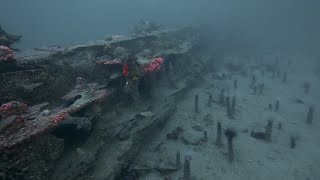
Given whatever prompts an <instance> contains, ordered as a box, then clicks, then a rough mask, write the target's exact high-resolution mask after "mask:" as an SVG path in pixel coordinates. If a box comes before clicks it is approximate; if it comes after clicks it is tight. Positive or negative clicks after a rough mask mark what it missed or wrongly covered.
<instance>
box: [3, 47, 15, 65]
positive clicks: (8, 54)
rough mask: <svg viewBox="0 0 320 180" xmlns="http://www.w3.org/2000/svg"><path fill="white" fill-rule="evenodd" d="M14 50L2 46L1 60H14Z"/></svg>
mask: <svg viewBox="0 0 320 180" xmlns="http://www.w3.org/2000/svg"><path fill="white" fill-rule="evenodd" d="M13 56H14V54H13V50H12V49H10V48H8V47H7V46H0V62H1V61H3V62H4V61H12V60H13Z"/></svg>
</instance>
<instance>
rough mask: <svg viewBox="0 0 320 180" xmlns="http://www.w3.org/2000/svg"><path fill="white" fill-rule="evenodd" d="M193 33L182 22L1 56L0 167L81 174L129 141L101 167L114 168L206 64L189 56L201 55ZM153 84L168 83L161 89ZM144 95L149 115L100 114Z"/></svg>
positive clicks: (29, 174)
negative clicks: (169, 27) (103, 152)
mask: <svg viewBox="0 0 320 180" xmlns="http://www.w3.org/2000/svg"><path fill="white" fill-rule="evenodd" d="M196 33H197V32H196V30H195V29H193V28H183V29H175V30H163V31H155V32H152V33H148V34H146V33H144V34H143V35H139V36H133V37H124V36H121V38H112V39H109V40H106V41H97V42H94V43H90V44H86V45H81V46H75V47H70V48H55V49H42V50H28V51H22V52H17V53H16V54H15V56H14V58H13V56H12V59H14V60H15V61H14V62H12V63H9V64H8V62H6V63H3V62H0V63H1V64H0V66H3V67H5V68H0V71H1V72H0V84H2V87H1V88H0V103H1V104H3V105H2V106H1V107H0V115H1V120H0V160H1V164H0V171H1V172H2V173H4V174H6V175H8V174H16V175H17V176H21V177H22V176H23V177H24V178H26V179H48V178H58V179H74V178H86V175H85V174H83V172H86V171H88V169H89V168H92V166H94V165H93V164H94V163H93V162H95V160H96V158H97V156H98V155H99V153H101V149H105V148H107V147H108V148H107V150H106V151H111V150H112V147H113V146H115V147H116V146H118V142H119V141H130V142H131V143H129V144H127V145H125V146H126V147H125V148H124V150H123V151H119V152H118V154H114V157H112V158H116V159H114V160H112V161H111V160H110V164H109V165H108V167H104V178H107V179H109V178H115V177H116V176H118V175H119V174H121V170H122V169H123V168H122V164H123V163H126V162H128V161H130V160H132V159H133V158H134V157H135V155H136V154H137V153H139V150H140V149H141V148H143V145H144V142H145V141H146V139H147V138H148V136H152V134H153V133H154V131H155V130H156V129H157V128H159V127H161V126H160V125H161V124H163V123H165V122H166V121H167V120H168V118H169V117H170V114H172V113H173V112H174V110H175V101H177V100H178V99H179V98H180V97H181V95H182V94H184V93H185V92H186V91H187V89H188V88H189V87H190V86H191V85H192V84H193V83H195V82H197V80H198V78H200V77H199V76H198V75H197V74H198V73H199V72H201V71H203V70H204V69H206V68H208V64H209V62H211V61H209V60H210V58H211V57H209V56H208V57H207V58H201V59H199V60H198V61H192V60H193V59H194V58H197V56H198V55H199V54H200V53H201V51H199V49H197V51H193V49H194V48H199V43H198V41H197V39H196V38H195V34H196ZM197 53H199V54H197ZM202 55H203V54H202ZM7 56H8V55H6V56H5V57H7ZM6 59H8V58H6ZM160 82H164V83H166V84H168V87H169V90H168V91H166V93H165V94H161V95H160V94H157V93H158V89H157V84H159V83H160ZM160 91H161V90H160ZM159 96H161V97H159ZM151 97H152V101H154V103H156V104H157V107H153V108H152V112H153V113H151V112H150V113H149V112H146V113H141V112H136V114H138V115H135V116H133V118H130V119H126V120H125V121H121V118H119V119H117V120H115V119H112V118H111V119H108V118H105V116H108V114H110V113H111V112H113V111H116V112H117V107H118V106H117V104H119V103H124V104H127V105H130V104H132V103H139V102H142V103H143V102H148V103H145V105H146V104H149V105H150V98H151ZM160 99H161V100H160ZM164 99H165V100H164ZM142 106H143V105H142ZM146 110H149V111H150V110H151V109H150V108H147V109H146ZM150 114H152V116H151V115H150ZM141 118H143V120H141ZM136 123H138V124H136ZM134 124H136V125H134ZM133 125H134V126H133ZM129 127H130V128H129ZM147 134H148V136H146V135H147ZM116 137H119V139H118V140H116V139H117V138H116ZM115 138H116V139H115ZM78 141H79V143H75V142H78ZM70 146H71V147H70ZM110 148H111V149H110ZM70 149H73V150H75V149H76V150H75V151H70ZM83 149H86V150H87V151H86V152H87V153H85V154H86V155H85V156H81V154H84V153H83V151H84V150H83ZM109 149H110V150H109ZM110 153H111V154H112V153H114V152H110ZM66 154H67V155H66ZM79 154H80V156H81V158H75V156H78V155H79ZM73 158H74V159H73ZM8 165H11V166H10V167H12V168H7V167H8ZM66 166H68V168H66ZM43 167H46V168H43ZM89 174H90V173H89ZM99 178H102V176H101V177H99ZM99 178H98V179H99Z"/></svg>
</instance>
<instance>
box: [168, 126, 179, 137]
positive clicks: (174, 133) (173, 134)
mask: <svg viewBox="0 0 320 180" xmlns="http://www.w3.org/2000/svg"><path fill="white" fill-rule="evenodd" d="M182 132H183V129H182V127H176V128H175V129H174V130H173V131H172V132H171V133H168V134H167V139H172V140H178V138H179V135H180V133H182Z"/></svg>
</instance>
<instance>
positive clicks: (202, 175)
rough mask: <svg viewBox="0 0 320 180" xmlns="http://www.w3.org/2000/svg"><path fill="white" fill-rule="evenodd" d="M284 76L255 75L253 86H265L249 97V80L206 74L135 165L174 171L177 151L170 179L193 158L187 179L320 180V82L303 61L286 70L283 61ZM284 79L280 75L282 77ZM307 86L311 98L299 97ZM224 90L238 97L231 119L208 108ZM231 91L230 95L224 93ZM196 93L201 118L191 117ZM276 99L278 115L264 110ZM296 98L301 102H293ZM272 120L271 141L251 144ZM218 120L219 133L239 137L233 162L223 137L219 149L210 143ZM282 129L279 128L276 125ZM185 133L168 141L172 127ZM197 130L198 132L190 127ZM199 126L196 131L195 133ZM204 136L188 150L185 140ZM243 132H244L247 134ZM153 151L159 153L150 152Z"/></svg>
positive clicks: (220, 110)
mask: <svg viewBox="0 0 320 180" xmlns="http://www.w3.org/2000/svg"><path fill="white" fill-rule="evenodd" d="M279 66H280V69H281V70H282V72H284V71H286V72H288V78H287V79H288V80H287V83H283V82H282V80H281V79H282V78H280V79H277V78H276V79H272V78H271V74H270V73H265V75H264V76H263V75H262V74H261V73H260V72H253V73H254V74H256V77H257V82H258V83H260V82H264V83H265V90H264V94H262V95H253V94H252V89H250V88H249V83H250V81H251V76H250V75H249V76H248V77H244V76H242V75H234V76H232V78H230V79H228V80H217V79H214V78H213V74H212V73H209V74H206V75H205V78H204V79H205V80H204V81H203V82H200V83H199V84H198V86H197V87H195V88H194V89H192V90H191V91H190V92H189V93H188V95H187V96H186V97H185V98H184V99H183V100H182V101H180V102H179V103H178V104H177V107H178V108H177V112H176V113H175V114H174V116H173V117H172V118H171V119H170V121H169V122H168V123H167V124H166V125H165V127H164V128H163V129H162V130H161V133H159V134H158V135H157V136H156V137H155V138H154V139H153V140H152V141H151V142H149V144H148V145H147V147H146V148H145V149H144V150H143V152H141V153H140V155H139V157H137V160H136V163H137V164H139V165H140V166H148V167H150V166H153V167H154V166H160V167H161V166H162V167H173V166H174V164H175V155H176V152H177V151H180V152H181V159H182V168H181V169H180V170H179V171H178V172H175V173H173V174H170V175H168V176H170V178H171V179H181V178H182V177H183V159H184V156H185V155H191V156H192V160H191V177H192V178H191V179H197V180H212V179H218V180H220V179H221V180H270V179H273V180H278V179H279V180H280V179H282V180H284V179H288V180H307V179H309V180H317V179H320V141H319V138H320V119H319V118H320V115H319V111H318V107H319V103H320V93H319V92H320V83H319V82H320V78H319V75H318V77H316V76H315V75H314V72H313V68H314V65H313V64H307V63H305V61H303V60H302V59H297V60H294V61H293V63H292V65H291V66H290V67H288V65H287V61H283V62H281V60H280V65H279ZM281 76H282V75H281ZM234 79H238V88H237V89H236V90H235V89H234V88H233V80H234ZM306 80H308V81H310V82H311V90H310V93H309V94H304V93H303V88H302V85H303V82H304V81H306ZM221 88H226V89H227V91H226V92H227V93H228V94H230V95H231V96H232V95H236V96H237V105H236V111H237V112H236V115H235V118H234V119H229V118H228V116H227V115H226V108H225V107H223V106H221V105H219V104H217V103H212V107H208V106H207V103H208V96H209V95H208V94H210V93H211V94H213V99H214V100H215V101H217V100H218V94H219V92H220V90H219V89H221ZM165 89H166V88H161V86H159V88H158V91H157V93H158V94H157V96H161V94H166V93H167V92H166V90H165ZM228 89H229V90H228ZM195 94H198V95H199V108H200V113H195V112H194V98H195ZM276 99H280V110H279V112H274V111H270V110H268V109H267V107H268V104H270V103H272V104H273V105H274V104H275V101H276ZM296 99H301V100H303V101H304V103H303V104H301V103H296V102H295V100H296ZM310 105H312V106H314V107H315V117H314V120H313V124H307V123H306V117H307V111H308V107H309V106H310ZM208 113H210V114H212V116H213V121H212V122H206V121H204V120H203V118H204V117H205V116H206V115H207V114H208ZM270 118H272V119H273V132H272V142H265V141H263V140H259V139H255V138H253V137H251V136H250V132H251V130H253V129H255V130H257V131H264V127H265V126H266V124H267V120H268V119H270ZM218 121H220V122H221V123H222V128H226V127H233V128H235V129H236V130H237V132H238V136H237V137H236V138H235V139H234V154H235V161H234V162H232V163H230V162H229V161H228V158H227V141H226V138H225V137H224V136H223V143H224V146H223V147H221V148H219V147H217V146H216V145H214V144H213V142H214V141H215V139H216V127H217V125H216V123H217V122H218ZM279 122H281V123H282V129H280V130H279V129H277V126H278V123H279ZM178 126H179V127H182V128H183V130H184V132H183V133H182V134H181V135H180V137H179V139H178V140H177V141H174V140H168V139H167V138H166V134H167V133H170V132H171V131H172V130H173V129H175V128H176V127H178ZM193 126H198V128H192V127H193ZM199 126H200V128H199ZM201 128H202V129H203V130H205V131H207V132H208V142H207V143H202V144H199V145H187V144H186V143H185V142H184V141H183V140H182V137H186V138H187V139H188V138H190V136H193V137H191V139H196V138H201V137H202V136H203V132H201V130H200V131H199V129H201ZM245 130H248V132H247V131H245ZM290 136H297V137H298V140H297V141H296V147H295V149H291V148H290ZM155 148H157V150H154V149H155ZM141 179H146V180H151V179H164V176H160V174H159V173H157V172H151V173H149V174H147V175H146V176H144V177H143V178H141Z"/></svg>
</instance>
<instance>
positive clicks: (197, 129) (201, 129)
mask: <svg viewBox="0 0 320 180" xmlns="http://www.w3.org/2000/svg"><path fill="white" fill-rule="evenodd" d="M192 129H193V130H195V131H199V132H203V131H204V129H203V127H202V126H198V125H196V126H192Z"/></svg>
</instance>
